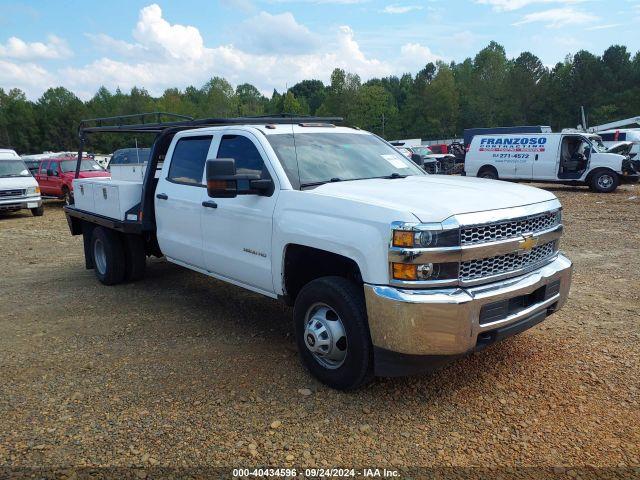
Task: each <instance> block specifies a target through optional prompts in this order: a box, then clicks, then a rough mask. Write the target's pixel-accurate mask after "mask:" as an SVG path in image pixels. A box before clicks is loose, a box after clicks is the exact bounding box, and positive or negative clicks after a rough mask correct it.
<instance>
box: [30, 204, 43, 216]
mask: <svg viewBox="0 0 640 480" xmlns="http://www.w3.org/2000/svg"><path fill="white" fill-rule="evenodd" d="M29 210H31V215H33V216H34V217H41V216H42V215H44V206H42V205H40V206H39V207H36V208H30V209H29Z"/></svg>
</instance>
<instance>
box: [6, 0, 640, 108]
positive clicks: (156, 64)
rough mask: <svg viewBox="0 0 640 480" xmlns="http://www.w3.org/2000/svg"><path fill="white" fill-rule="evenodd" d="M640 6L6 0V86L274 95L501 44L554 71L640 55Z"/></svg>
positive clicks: (532, 0) (493, 1)
mask: <svg viewBox="0 0 640 480" xmlns="http://www.w3.org/2000/svg"><path fill="white" fill-rule="evenodd" d="M639 23H640V0H468V1H456V0H416V1H412V0H398V1H394V2H382V1H378V0H206V1H205V0H182V1H180V2H177V1H171V2H170V1H153V0H147V1H131V0H128V1H124V0H110V1H100V2H97V1H94V2H92V1H88V0H84V1H79V0H68V1H64V2H54V1H44V0H42V1H22V2H21V1H12V0H0V87H2V88H4V89H8V88H13V87H18V88H21V89H23V90H24V91H25V92H27V95H28V96H29V97H30V98H37V97H38V96H39V95H40V94H41V93H42V92H43V91H44V90H45V89H46V88H48V87H51V86H57V85H63V86H65V87H67V88H69V89H71V90H72V91H74V92H75V93H76V94H77V95H79V96H80V97H81V98H84V99H86V98H89V97H90V96H91V95H92V94H93V93H94V92H95V91H96V90H97V88H98V87H99V86H100V85H105V86H106V87H108V88H110V89H112V90H113V89H115V88H116V87H118V86H119V87H121V88H123V89H129V88H131V87H132V86H134V85H137V86H141V87H144V88H146V89H147V90H149V91H150V92H151V93H152V94H156V95H158V94H161V93H162V91H163V90H164V89H165V88H168V87H179V88H184V87H186V86H188V85H195V86H201V85H202V84H203V83H204V82H206V80H207V79H208V78H210V77H212V76H215V75H218V76H224V77H225V78H227V79H228V80H229V81H230V82H231V83H232V84H234V85H236V84H238V83H243V82H250V83H253V84H254V85H256V86H257V87H258V88H260V90H262V91H263V92H265V93H266V92H270V91H271V90H272V89H273V88H277V89H278V90H283V89H284V88H285V87H286V86H287V85H288V86H291V85H293V84H294V83H296V82H297V81H299V80H301V79H303V78H319V79H321V80H324V81H327V80H328V78H329V75H330V74H331V71H332V69H333V68H334V67H336V66H339V67H342V68H345V69H346V70H348V71H352V72H355V73H358V74H359V75H360V76H361V77H362V78H363V79H367V78H370V77H373V76H382V75H390V74H397V75H399V74H402V73H403V72H411V73H416V72H417V71H418V70H419V69H420V68H422V66H424V65H425V64H426V63H427V62H429V61H435V60H444V61H447V62H448V61H451V60H456V61H462V60H464V59H465V58H466V57H469V56H473V55H475V54H476V53H477V52H478V50H480V49H481V48H482V47H484V46H485V45H487V43H488V42H489V41H491V40H496V41H498V42H499V43H501V44H502V45H504V46H505V48H506V51H507V54H508V55H509V56H510V57H515V56H517V55H518V54H519V53H520V52H522V51H525V50H529V51H531V52H533V53H535V54H536V55H538V56H539V57H540V58H541V59H542V61H543V62H544V63H545V64H547V65H553V64H555V63H556V62H558V61H562V60H563V59H564V57H565V56H566V55H567V54H570V53H575V52H576V51H578V50H581V49H587V50H590V51H592V52H594V53H596V54H601V53H602V52H603V51H604V49H606V48H607V47H608V46H610V45H612V44H622V45H626V46H627V47H628V48H629V50H630V51H632V52H634V53H635V52H636V51H638V50H640V35H638V33H637V26H638V24H639Z"/></svg>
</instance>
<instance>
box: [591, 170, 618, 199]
mask: <svg viewBox="0 0 640 480" xmlns="http://www.w3.org/2000/svg"><path fill="white" fill-rule="evenodd" d="M619 184H620V179H619V178H618V174H617V173H615V172H612V171H611V170H599V171H596V172H594V173H593V175H592V176H591V184H590V185H589V186H590V187H591V190H593V191H594V192H598V193H611V192H613V191H614V190H615V189H616V188H618V185H619Z"/></svg>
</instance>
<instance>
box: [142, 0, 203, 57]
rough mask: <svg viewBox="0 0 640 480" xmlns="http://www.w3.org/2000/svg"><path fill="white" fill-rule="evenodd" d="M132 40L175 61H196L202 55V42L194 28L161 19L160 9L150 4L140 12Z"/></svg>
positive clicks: (198, 32) (200, 36)
mask: <svg viewBox="0 0 640 480" xmlns="http://www.w3.org/2000/svg"><path fill="white" fill-rule="evenodd" d="M133 38H135V39H136V40H137V41H138V43H140V44H141V45H143V46H145V47H147V48H148V49H149V50H152V51H156V52H158V53H162V54H166V55H168V56H169V57H171V58H174V59H177V60H198V59H200V58H202V56H203V55H204V41H203V40H202V35H200V31H199V30H198V29H197V28H196V27H192V26H184V25H178V24H174V25H171V24H170V23H169V22H167V21H166V20H165V19H164V18H162V9H161V8H160V6H159V5H157V4H155V3H154V4H152V5H149V6H147V7H144V8H143V9H142V10H140V15H139V18H138V23H137V24H136V28H135V29H134V31H133Z"/></svg>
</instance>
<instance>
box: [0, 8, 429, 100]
mask: <svg viewBox="0 0 640 480" xmlns="http://www.w3.org/2000/svg"><path fill="white" fill-rule="evenodd" d="M248 21H249V22H252V21H253V22H260V21H262V22H263V23H265V28H264V29H263V30H262V31H260V32H258V34H256V36H255V37H254V38H252V39H250V40H251V41H245V42H239V43H238V44H233V43H229V44H225V45H218V46H212V47H208V46H206V45H205V44H204V41H203V39H202V36H201V34H200V32H199V31H198V29H197V28H195V27H192V26H185V25H175V24H171V23H169V22H168V21H167V20H165V19H164V18H163V16H162V10H161V9H160V7H158V6H157V5H150V6H148V7H145V8H143V9H142V10H141V11H140V16H139V19H138V22H137V23H136V25H135V27H134V29H133V32H132V35H133V38H134V42H131V43H130V42H127V41H124V40H120V39H114V38H112V37H110V36H108V35H105V34H100V33H98V34H91V35H88V38H90V40H91V41H92V42H93V44H94V45H95V46H96V47H100V48H101V49H102V51H103V52H105V53H104V54H103V57H102V58H99V59H97V60H95V61H92V62H91V63H88V64H84V65H81V66H73V67H71V66H66V67H63V68H60V69H59V70H58V71H55V72H54V71H52V72H47V71H46V70H44V69H42V68H41V67H38V66H37V65H31V66H30V67H27V66H26V65H25V66H22V67H24V68H21V67H20V66H19V65H14V64H12V67H11V68H3V69H2V70H3V73H2V76H0V85H8V86H17V87H20V88H23V89H24V90H25V91H26V92H27V94H28V95H29V96H30V97H31V98H33V97H36V96H38V95H40V94H41V93H42V91H43V90H44V89H45V88H47V87H49V86H51V85H64V86H65V87H67V88H69V89H71V90H72V91H74V92H75V93H76V94H78V96H80V97H81V98H84V99H86V98H89V97H90V96H91V95H93V93H95V92H96V91H97V89H98V87H99V86H101V85H104V86H106V87H107V88H109V89H112V90H113V89H115V88H116V87H120V88H122V89H123V90H128V89H130V88H132V87H133V86H138V87H143V88H145V89H147V90H148V91H149V92H150V93H151V94H153V95H159V94H161V93H162V92H163V91H164V89H166V88H169V87H179V88H185V87H187V86H189V85H195V86H201V85H203V84H204V83H205V82H206V81H207V80H209V79H210V78H211V77H212V76H215V75H217V76H221V77H225V78H226V79H227V80H229V81H230V82H231V83H233V84H238V83H244V82H250V83H253V84H254V85H256V87H258V88H259V89H260V90H261V91H262V92H263V93H265V94H270V93H271V91H272V90H273V88H274V87H275V88H277V89H278V90H282V89H284V87H285V86H286V85H289V86H290V85H293V84H294V83H296V82H298V81H300V80H303V79H309V78H317V79H320V80H323V81H325V82H328V81H329V78H330V76H331V72H332V71H333V69H334V68H336V67H339V68H343V69H345V70H347V71H349V72H353V73H356V74H358V75H360V77H361V78H362V79H363V80H367V79H369V78H371V77H374V76H376V77H378V76H386V75H391V74H400V73H402V72H407V71H410V72H415V71H417V70H419V69H420V68H422V67H424V65H425V64H426V63H428V62H431V61H436V60H439V59H440V58H441V57H439V56H438V55H436V54H434V53H433V52H432V51H431V50H430V49H429V48H428V47H426V46H424V45H421V44H419V43H407V44H405V45H404V46H403V47H402V48H401V49H399V51H396V52H390V55H389V58H390V59H391V60H387V61H383V60H380V59H378V58H375V57H372V56H370V55H368V54H367V53H365V52H364V51H363V50H362V49H361V48H360V44H359V43H358V41H357V40H356V34H355V32H354V31H353V30H352V29H351V27H349V26H346V25H343V26H340V27H337V28H336V29H334V30H333V31H331V32H329V33H327V34H323V35H322V37H320V36H319V35H318V34H315V33H314V32H311V31H310V30H309V29H308V28H307V27H305V26H303V25H301V24H299V23H298V22H297V21H296V20H295V18H294V17H293V15H291V14H290V13H287V14H281V15H270V14H266V13H265V14H259V15H257V16H256V17H255V18H254V19H250V20H248ZM254 26H255V25H254ZM286 26H288V27H290V30H293V32H288V33H286V32H285V33H286V35H283V34H282V32H280V31H278V29H280V30H282V29H284V28H285V27H286ZM243 31H244V30H243ZM269 34H270V35H271V36H272V37H273V40H271V41H272V43H271V44H270V46H268V47H267V48H264V49H260V48H257V47H256V45H255V42H260V41H264V42H266V41H269V39H268V38H266V37H267V36H268V35H269ZM287 35H288V36H287ZM304 41H306V48H302V47H303V45H302V44H303V43H304ZM287 42H291V43H299V45H297V46H296V48H289V47H287V46H286V45H285V44H286V43H287ZM36 77H37V78H36Z"/></svg>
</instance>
